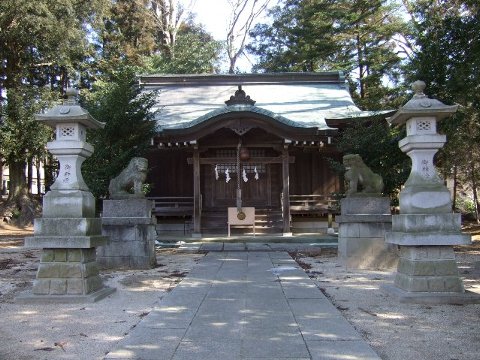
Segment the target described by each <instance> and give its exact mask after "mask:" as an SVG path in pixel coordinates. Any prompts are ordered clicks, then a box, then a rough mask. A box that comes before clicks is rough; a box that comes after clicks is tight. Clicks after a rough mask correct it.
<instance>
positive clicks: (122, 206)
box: [97, 198, 157, 269]
mask: <svg viewBox="0 0 480 360" xmlns="http://www.w3.org/2000/svg"><path fill="white" fill-rule="evenodd" d="M151 209H152V202H151V201H150V200H147V199H145V198H144V199H124V200H105V201H104V202H103V217H102V232H103V234H104V235H106V236H109V237H110V243H109V244H107V245H105V246H100V247H98V249H97V261H98V263H99V265H100V267H101V268H102V269H151V268H153V267H155V265H156V263H157V262H156V255H155V240H156V237H157V233H156V230H155V220H154V218H152V215H151V212H152V210H151Z"/></svg>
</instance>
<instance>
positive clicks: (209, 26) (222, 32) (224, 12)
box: [192, 0, 230, 40]
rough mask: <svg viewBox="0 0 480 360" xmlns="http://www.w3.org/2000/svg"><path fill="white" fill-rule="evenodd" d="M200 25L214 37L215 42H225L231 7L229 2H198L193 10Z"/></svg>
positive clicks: (202, 0)
mask: <svg viewBox="0 0 480 360" xmlns="http://www.w3.org/2000/svg"><path fill="white" fill-rule="evenodd" d="M192 12H194V13H195V14H196V15H197V16H196V19H197V21H198V22H199V23H202V24H203V25H204V26H205V29H206V30H207V31H208V32H209V33H210V34H212V35H213V37H214V38H215V40H225V37H226V33H227V30H226V29H227V21H228V17H229V15H230V7H229V6H228V2H227V0H196V2H195V6H194V8H193V10H192Z"/></svg>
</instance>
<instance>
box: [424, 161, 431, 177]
mask: <svg viewBox="0 0 480 360" xmlns="http://www.w3.org/2000/svg"><path fill="white" fill-rule="evenodd" d="M430 171H431V169H430V165H429V162H428V160H426V159H423V160H422V177H423V178H424V179H430V178H431V177H432V174H431V172H430Z"/></svg>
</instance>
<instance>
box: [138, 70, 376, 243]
mask: <svg viewBox="0 0 480 360" xmlns="http://www.w3.org/2000/svg"><path fill="white" fill-rule="evenodd" d="M139 82H140V86H141V87H142V88H143V89H144V91H152V90H156V91H158V93H157V104H156V109H155V110H157V112H156V120H157V122H158V127H159V128H158V134H157V136H156V137H155V139H154V140H153V145H154V146H153V149H152V151H151V152H150V153H149V155H148V160H149V167H150V173H149V178H148V179H147V182H148V183H149V184H152V189H151V192H150V194H149V196H150V197H152V198H153V199H154V200H155V209H156V210H155V212H156V215H157V216H159V219H160V220H162V219H164V220H165V221H167V220H168V219H175V218H186V219H190V220H189V221H191V226H192V230H191V231H192V234H193V235H194V236H200V235H201V234H207V233H224V234H225V233H226V229H227V208H228V207H237V208H238V209H239V210H240V209H241V207H255V213H256V215H257V219H258V222H259V224H257V225H258V227H259V229H260V230H262V229H263V231H269V232H278V233H283V234H289V233H291V231H292V230H291V224H292V222H291V220H292V215H293V216H294V217H295V216H297V215H313V216H314V217H315V216H319V217H320V216H322V215H325V214H326V213H327V212H328V210H329V206H328V200H329V199H330V196H331V195H332V194H333V193H338V192H340V191H341V190H342V186H341V184H340V180H339V176H338V175H337V174H335V173H334V172H333V171H332V169H331V168H330V166H329V160H328V159H329V158H333V159H337V160H340V158H341V154H339V152H338V151H337V150H336V149H335V136H336V134H337V132H338V129H337V128H338V127H341V126H342V124H345V123H348V122H350V121H352V120H353V121H354V120H355V119H359V118H368V117H371V116H374V114H373V113H370V112H364V111H361V110H359V109H358V108H357V107H356V106H355V104H354V103H353V100H352V98H351V96H350V94H349V92H348V88H347V86H346V84H345V79H344V77H343V74H342V73H341V72H325V73H275V74H242V75H149V76H140V77H139ZM239 190H240V191H239ZM239 201H240V202H239ZM260 232H261V231H260Z"/></svg>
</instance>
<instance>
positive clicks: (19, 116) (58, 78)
mask: <svg viewBox="0 0 480 360" xmlns="http://www.w3.org/2000/svg"><path fill="white" fill-rule="evenodd" d="M102 4H103V0H88V1H82V2H77V1H73V0H71V1H46V0H38V1H32V0H18V1H17V0H15V1H13V0H4V1H1V2H0V64H1V66H0V96H5V97H4V98H3V97H2V99H1V107H2V111H1V113H2V117H3V119H4V120H3V122H4V125H3V126H2V127H1V128H0V136H1V138H2V147H1V152H2V156H3V158H4V159H5V162H6V164H7V165H8V166H9V168H10V189H9V190H10V191H9V197H10V199H12V200H14V199H15V198H17V197H19V196H21V195H22V194H24V193H25V192H26V186H25V185H26V180H25V176H24V169H25V166H26V164H27V162H28V161H29V160H30V159H31V158H32V157H33V156H34V155H40V154H41V152H40V153H38V151H41V150H40V147H41V146H39V143H43V142H44V140H45V138H44V136H45V135H44V131H40V130H39V126H38V125H36V123H35V122H34V121H33V114H34V113H35V112H38V111H39V110H40V109H41V108H42V106H45V105H46V103H45V101H46V100H48V99H51V98H52V95H51V94H48V92H46V91H44V90H43V89H42V88H43V86H45V85H48V86H49V87H50V89H51V90H56V89H59V88H60V89H63V88H64V87H65V85H66V81H67V73H68V72H69V71H73V69H74V68H76V67H77V65H78V64H79V63H81V62H82V61H83V60H84V58H85V54H86V53H87V52H88V47H89V45H88V43H87V41H86V38H85V27H86V26H87V24H91V23H92V21H93V18H94V14H96V13H97V12H98V11H101V8H102ZM46 94H47V96H44V95H46ZM53 97H55V96H53Z"/></svg>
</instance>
